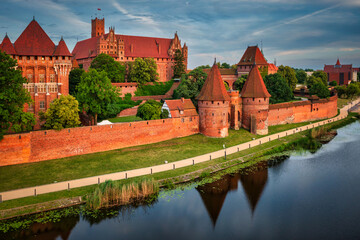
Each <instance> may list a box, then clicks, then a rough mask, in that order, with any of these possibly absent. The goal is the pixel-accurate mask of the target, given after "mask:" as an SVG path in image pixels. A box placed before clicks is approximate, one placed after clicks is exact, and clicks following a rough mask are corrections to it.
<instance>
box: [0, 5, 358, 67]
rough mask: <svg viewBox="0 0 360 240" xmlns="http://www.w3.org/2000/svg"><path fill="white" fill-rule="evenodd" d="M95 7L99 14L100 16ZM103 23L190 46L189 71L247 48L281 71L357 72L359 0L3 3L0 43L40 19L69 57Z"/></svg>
mask: <svg viewBox="0 0 360 240" xmlns="http://www.w3.org/2000/svg"><path fill="white" fill-rule="evenodd" d="M97 8H101V11H98V10H97ZM95 14H97V16H98V17H103V16H104V17H105V28H106V32H107V31H108V28H109V27H110V26H114V27H115V32H116V33H118V34H126V35H140V36H153V37H165V38H172V37H173V36H174V33H175V31H177V32H178V35H179V37H180V39H181V40H182V43H184V42H186V43H187V45H188V46H189V68H194V67H196V66H198V65H202V64H211V63H213V61H214V57H216V59H217V60H218V61H220V62H228V63H230V64H235V63H237V62H238V61H239V60H240V58H241V56H242V54H243V53H244V51H245V49H246V47H247V46H248V45H256V44H258V45H259V46H260V43H261V41H262V43H263V50H264V54H265V57H266V58H267V59H268V61H270V62H273V61H274V59H275V58H276V60H277V65H280V64H284V65H289V66H292V67H301V68H315V69H321V68H323V66H324V64H335V62H336V59H337V57H339V58H340V61H341V63H352V64H353V65H354V66H355V67H359V66H360V28H359V26H360V0H342V1H338V0H315V1H314V0H312V1H311V0H249V1H248V0H238V1H235V0H222V1H213V0H200V1H191V0H152V1H146V0H132V1H121V0H103V1H98V0H87V1H85V0H76V1H71V0H1V8H0V38H1V39H2V38H3V37H4V36H5V33H6V32H7V33H8V35H9V37H10V39H11V41H12V42H14V41H15V40H16V39H17V38H18V37H19V35H20V34H21V32H22V31H23V30H24V29H25V27H26V26H27V25H28V24H29V22H30V21H31V20H32V17H33V16H35V18H36V20H37V21H38V22H39V23H40V25H41V26H42V27H43V29H44V30H45V31H46V32H47V33H48V35H49V36H50V38H51V39H52V40H53V41H54V42H55V43H56V44H57V42H58V41H59V40H60V38H61V36H63V37H64V39H65V42H66V43H67V45H68V47H69V50H70V51H72V49H73V47H74V46H75V44H76V41H77V40H82V39H86V38H88V37H90V32H91V28H90V27H91V26H90V19H91V18H92V17H95V16H96V15H95Z"/></svg>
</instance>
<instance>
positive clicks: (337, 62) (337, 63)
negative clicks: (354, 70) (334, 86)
mask: <svg viewBox="0 0 360 240" xmlns="http://www.w3.org/2000/svg"><path fill="white" fill-rule="evenodd" d="M335 65H337V66H340V65H341V64H340V60H339V58H338V59H337V61H336V64H335Z"/></svg>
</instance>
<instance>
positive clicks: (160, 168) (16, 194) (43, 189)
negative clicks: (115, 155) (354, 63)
mask: <svg viewBox="0 0 360 240" xmlns="http://www.w3.org/2000/svg"><path fill="white" fill-rule="evenodd" d="M359 103H360V98H359V99H357V100H355V101H353V102H351V103H349V104H348V105H346V106H344V107H343V108H342V109H340V114H339V115H338V116H336V117H334V118H330V119H326V120H323V121H320V122H317V123H313V124H308V125H306V126H302V127H298V128H293V129H290V130H287V131H283V132H279V133H275V134H272V135H268V136H265V137H262V138H258V139H256V140H252V141H250V142H246V143H242V144H239V145H236V146H233V147H229V148H226V149H223V150H219V151H215V152H211V153H207V154H204V155H200V156H197V157H193V158H188V159H184V160H180V161H176V162H171V163H166V164H161V165H156V166H151V167H145V168H139V169H134V170H128V171H122V172H116V173H110V174H104V175H99V176H93V177H87V178H81V179H75V180H69V181H64V182H58V183H51V184H46V185H41V186H34V187H28V188H22V189H16V190H11V191H6V192H0V202H2V201H7V200H12V199H18V198H23V197H29V196H36V195H39V194H44V193H51V192H58V191H63V190H68V189H72V188H78V187H85V186H90V185H94V184H99V183H102V182H105V181H106V180H121V179H127V178H133V177H138V176H144V175H149V174H153V173H158V172H164V171H170V170H173V169H177V168H181V167H186V166H191V165H195V164H198V163H202V162H206V161H210V160H211V159H216V158H220V157H223V156H224V155H225V154H226V155H230V154H233V153H236V152H239V151H242V150H245V149H248V148H252V147H255V146H258V145H261V144H263V143H266V142H269V141H272V140H275V139H279V138H282V137H286V136H289V135H291V134H295V133H298V132H302V131H306V130H308V129H311V128H315V127H318V126H322V125H325V124H328V123H331V122H335V121H338V120H341V119H343V118H346V117H347V115H348V111H349V110H350V108H352V107H354V106H355V105H357V104H359Z"/></svg>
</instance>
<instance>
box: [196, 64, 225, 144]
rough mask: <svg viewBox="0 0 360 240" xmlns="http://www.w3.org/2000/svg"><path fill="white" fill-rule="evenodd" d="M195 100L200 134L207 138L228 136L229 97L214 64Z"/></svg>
mask: <svg viewBox="0 0 360 240" xmlns="http://www.w3.org/2000/svg"><path fill="white" fill-rule="evenodd" d="M197 100H198V108H199V121H200V122H199V129H200V132H201V133H202V134H204V135H205V136H208V137H218V138H220V137H226V136H228V134H229V133H228V128H229V115H230V107H229V106H230V97H229V95H228V93H227V92H226V89H225V86H224V82H223V80H222V78H221V74H220V71H219V68H218V66H217V64H216V63H214V65H213V67H212V68H211V70H210V73H209V75H208V77H207V78H206V81H205V83H204V86H203V87H202V89H201V91H200V94H199V96H198V97H197Z"/></svg>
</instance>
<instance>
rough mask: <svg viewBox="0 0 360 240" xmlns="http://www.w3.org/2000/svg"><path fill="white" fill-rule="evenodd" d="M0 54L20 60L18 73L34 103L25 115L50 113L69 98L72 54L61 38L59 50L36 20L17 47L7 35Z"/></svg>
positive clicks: (0, 46)
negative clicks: (62, 97)
mask: <svg viewBox="0 0 360 240" xmlns="http://www.w3.org/2000/svg"><path fill="white" fill-rule="evenodd" d="M0 50H2V51H4V52H5V53H7V54H9V55H11V57H12V58H14V59H16V60H17V62H18V69H20V70H21V71H22V75H23V76H24V77H26V78H27V79H28V83H27V84H24V88H26V89H27V90H28V91H29V92H30V95H31V98H32V99H33V100H34V103H33V104H31V105H29V106H28V105H27V104H26V105H25V106H24V111H27V112H33V113H34V114H35V115H37V114H38V112H39V111H45V110H46V109H48V108H49V106H50V103H51V102H52V101H53V100H54V99H56V98H59V97H60V95H62V94H64V95H67V94H69V72H70V70H71V67H72V64H71V54H70V52H69V50H68V48H67V46H66V44H65V41H64V40H63V39H62V38H61V40H60V42H59V44H58V45H57V46H56V45H55V44H54V43H53V41H52V40H51V39H50V38H49V36H48V35H47V34H46V33H45V31H44V30H43V29H42V28H41V27H40V25H39V23H38V22H37V21H35V19H34V20H32V21H31V22H30V24H29V25H28V26H27V27H26V28H25V30H24V31H23V32H22V33H21V35H20V37H19V38H18V39H17V40H16V41H15V43H11V41H10V39H9V37H8V36H7V35H6V36H5V38H4V40H3V41H2V43H1V45H0ZM36 127H39V125H37V126H36Z"/></svg>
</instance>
